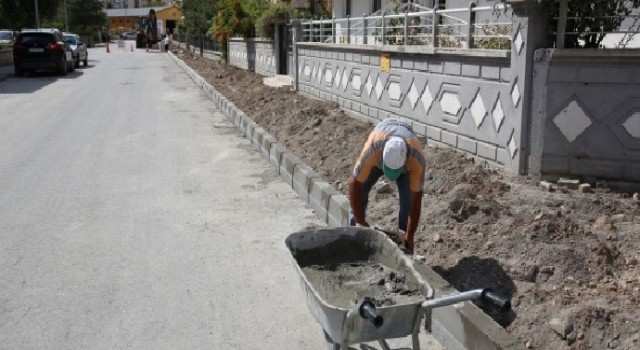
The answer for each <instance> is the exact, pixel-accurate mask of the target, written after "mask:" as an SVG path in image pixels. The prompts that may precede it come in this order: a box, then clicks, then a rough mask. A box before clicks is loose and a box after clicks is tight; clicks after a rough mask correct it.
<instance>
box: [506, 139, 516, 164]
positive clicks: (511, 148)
mask: <svg viewBox="0 0 640 350" xmlns="http://www.w3.org/2000/svg"><path fill="white" fill-rule="evenodd" d="M507 147H508V148H509V154H510V155H511V159H513V158H514V157H515V156H516V154H517V153H518V143H517V142H516V134H515V133H512V134H511V138H510V139H509V143H508V144H507Z"/></svg>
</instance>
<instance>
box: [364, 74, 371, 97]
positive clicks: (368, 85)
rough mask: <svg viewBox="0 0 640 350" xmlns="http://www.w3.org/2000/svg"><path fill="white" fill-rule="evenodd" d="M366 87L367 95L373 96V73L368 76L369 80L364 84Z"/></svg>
mask: <svg viewBox="0 0 640 350" xmlns="http://www.w3.org/2000/svg"><path fill="white" fill-rule="evenodd" d="M364 89H365V91H367V97H369V96H371V90H373V83H372V82H371V75H369V76H368V77H367V82H366V83H365V84H364Z"/></svg>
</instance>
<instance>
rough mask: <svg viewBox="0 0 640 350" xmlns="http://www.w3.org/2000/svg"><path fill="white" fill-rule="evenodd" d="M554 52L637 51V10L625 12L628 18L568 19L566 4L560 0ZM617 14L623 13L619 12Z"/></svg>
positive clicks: (639, 25)
mask: <svg viewBox="0 0 640 350" xmlns="http://www.w3.org/2000/svg"><path fill="white" fill-rule="evenodd" d="M559 3H560V6H559V11H558V12H559V13H558V17H555V18H554V19H555V20H557V27H556V31H555V33H554V34H555V35H556V48H560V49H562V48H613V49H627V48H640V36H638V34H640V10H638V9H635V8H634V9H632V8H629V9H627V11H628V12H627V14H620V15H607V16H605V15H595V14H597V13H598V12H600V11H599V9H598V8H593V9H592V11H593V12H594V15H590V16H581V17H576V16H569V8H568V0H559ZM619 10H620V12H622V13H624V12H625V11H623V10H622V9H619Z"/></svg>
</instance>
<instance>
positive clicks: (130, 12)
mask: <svg viewBox="0 0 640 350" xmlns="http://www.w3.org/2000/svg"><path fill="white" fill-rule="evenodd" d="M170 7H171V6H164V7H139V8H133V9H107V17H109V18H111V17H138V16H146V15H148V14H149V10H151V9H154V10H155V11H156V12H158V11H162V10H165V9H167V8H170Z"/></svg>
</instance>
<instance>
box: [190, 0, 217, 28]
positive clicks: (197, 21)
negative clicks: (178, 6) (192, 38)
mask: <svg viewBox="0 0 640 350" xmlns="http://www.w3.org/2000/svg"><path fill="white" fill-rule="evenodd" d="M218 2H220V1H215V2H214V1H212V0H184V1H183V3H182V14H183V16H184V22H183V24H184V28H185V29H186V30H185V31H186V32H187V33H193V34H198V35H200V36H201V37H204V36H205V35H206V34H207V31H208V30H209V27H210V26H211V24H212V22H213V15H214V14H215V11H216V4H217V3H218Z"/></svg>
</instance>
